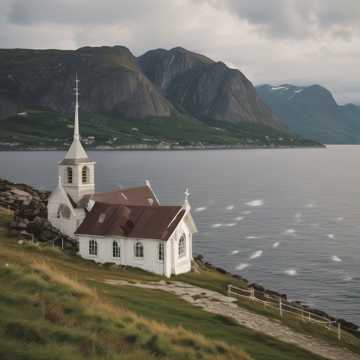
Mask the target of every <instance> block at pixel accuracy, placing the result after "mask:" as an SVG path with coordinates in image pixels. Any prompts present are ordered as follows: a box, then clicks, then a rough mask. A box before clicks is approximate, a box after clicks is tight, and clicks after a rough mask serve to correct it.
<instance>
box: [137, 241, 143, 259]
mask: <svg viewBox="0 0 360 360" xmlns="http://www.w3.org/2000/svg"><path fill="white" fill-rule="evenodd" d="M135 257H137V258H143V257H144V246H143V244H142V243H141V242H140V241H137V242H136V244H135Z"/></svg>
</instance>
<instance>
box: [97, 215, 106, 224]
mask: <svg viewBox="0 0 360 360" xmlns="http://www.w3.org/2000/svg"><path fill="white" fill-rule="evenodd" d="M105 218H106V214H105V213H101V214H100V215H99V218H98V222H99V223H100V224H102V223H103V222H104V221H105Z"/></svg>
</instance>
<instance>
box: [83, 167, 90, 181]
mask: <svg viewBox="0 0 360 360" xmlns="http://www.w3.org/2000/svg"><path fill="white" fill-rule="evenodd" d="M81 180H82V183H83V184H87V183H88V182H89V168H88V167H87V166H84V167H83V168H82V170H81Z"/></svg>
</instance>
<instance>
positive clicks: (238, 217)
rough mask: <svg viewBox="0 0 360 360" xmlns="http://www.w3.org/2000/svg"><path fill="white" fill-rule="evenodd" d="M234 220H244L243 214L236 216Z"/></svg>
mask: <svg viewBox="0 0 360 360" xmlns="http://www.w3.org/2000/svg"><path fill="white" fill-rule="evenodd" d="M234 220H235V221H241V220H244V217H243V216H237V217H236V218H235V219H234Z"/></svg>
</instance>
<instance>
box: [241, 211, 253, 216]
mask: <svg viewBox="0 0 360 360" xmlns="http://www.w3.org/2000/svg"><path fill="white" fill-rule="evenodd" d="M241 213H242V214H243V215H250V214H251V211H250V210H245V211H242V212H241Z"/></svg>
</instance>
